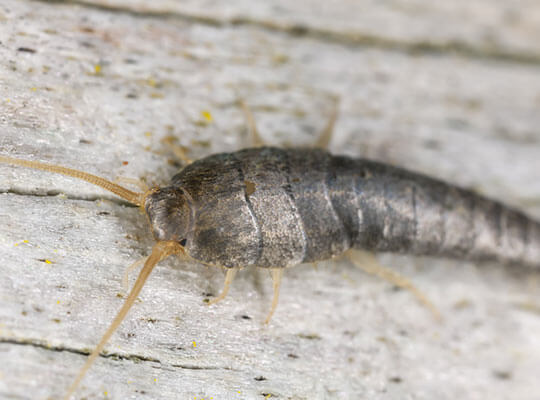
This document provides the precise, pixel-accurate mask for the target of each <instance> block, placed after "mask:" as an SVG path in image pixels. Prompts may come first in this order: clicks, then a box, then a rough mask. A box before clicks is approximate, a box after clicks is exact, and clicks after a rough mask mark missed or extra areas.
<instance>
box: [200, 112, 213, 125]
mask: <svg viewBox="0 0 540 400" xmlns="http://www.w3.org/2000/svg"><path fill="white" fill-rule="evenodd" d="M201 115H202V116H203V118H204V119H205V120H206V121H207V122H212V121H213V120H214V118H213V117H212V114H211V113H210V111H208V110H203V111H201Z"/></svg>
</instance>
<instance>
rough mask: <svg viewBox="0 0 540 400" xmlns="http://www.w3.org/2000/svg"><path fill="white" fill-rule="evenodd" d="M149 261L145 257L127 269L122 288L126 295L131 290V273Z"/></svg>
mask: <svg viewBox="0 0 540 400" xmlns="http://www.w3.org/2000/svg"><path fill="white" fill-rule="evenodd" d="M147 259H148V257H143V258H140V259H138V260H137V261H135V262H134V263H133V264H131V265H130V266H129V267H127V268H126V270H125V271H124V276H122V288H123V289H124V291H125V292H126V293H127V291H128V290H129V274H130V273H131V271H133V270H134V269H135V268H137V267H138V266H139V265H141V264H142V263H144V262H146V260H147Z"/></svg>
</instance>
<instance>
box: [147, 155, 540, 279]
mask: <svg viewBox="0 0 540 400" xmlns="http://www.w3.org/2000/svg"><path fill="white" fill-rule="evenodd" d="M145 208H146V211H147V213H148V216H149V219H150V222H151V225H152V228H153V232H154V236H155V238H156V240H158V241H177V242H179V243H182V245H183V247H184V249H185V251H186V252H187V253H188V254H189V255H190V256H191V257H192V258H194V259H196V260H198V261H201V262H203V263H205V264H211V265H218V266H223V267H228V268H236V267H247V266H257V267H267V268H278V267H288V266H293V265H297V264H300V263H305V262H313V261H318V260H324V259H328V258H331V257H333V256H337V255H339V254H341V253H342V252H344V251H345V250H347V249H349V248H357V249H364V250H370V251H387V252H401V253H410V254H417V255H431V256H446V257H455V258H463V259H465V258H467V259H472V260H476V261H488V260H495V261H498V262H501V263H505V264H510V263H515V264H523V265H527V266H531V267H537V268H540V224H539V223H538V222H535V221H533V220H531V219H529V218H527V217H526V216H525V215H524V214H522V213H520V212H518V211H514V210H512V209H510V208H508V207H505V206H503V205H502V204H500V203H497V202H495V201H492V200H489V199H486V198H484V197H481V196H478V195H475V194H473V193H472V192H469V191H466V190H463V189H460V188H456V187H454V186H450V185H448V184H446V183H443V182H441V181H437V180H435V179H432V178H428V177H426V176H423V175H419V174H414V173H411V172H408V171H405V170H403V169H399V168H396V167H392V166H388V165H384V164H380V163H377V162H373V161H368V160H362V159H353V158H349V157H344V156H332V155H330V154H329V153H327V152H325V151H323V150H319V149H280V148H274V147H262V148H253V149H246V150H241V151H238V152H235V153H223V154H216V155H213V156H210V157H206V158H204V159H201V160H199V161H196V162H194V163H192V164H190V165H189V166H187V167H185V168H184V169H183V170H182V171H181V172H180V173H178V174H177V175H176V176H175V177H174V178H173V180H172V185H171V186H169V187H166V188H162V189H158V190H157V191H155V192H154V193H152V194H151V195H149V196H148V197H147V198H146V203H145Z"/></svg>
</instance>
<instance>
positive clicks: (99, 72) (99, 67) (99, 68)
mask: <svg viewBox="0 0 540 400" xmlns="http://www.w3.org/2000/svg"><path fill="white" fill-rule="evenodd" d="M94 74H96V75H99V74H101V65H99V64H96V65H94Z"/></svg>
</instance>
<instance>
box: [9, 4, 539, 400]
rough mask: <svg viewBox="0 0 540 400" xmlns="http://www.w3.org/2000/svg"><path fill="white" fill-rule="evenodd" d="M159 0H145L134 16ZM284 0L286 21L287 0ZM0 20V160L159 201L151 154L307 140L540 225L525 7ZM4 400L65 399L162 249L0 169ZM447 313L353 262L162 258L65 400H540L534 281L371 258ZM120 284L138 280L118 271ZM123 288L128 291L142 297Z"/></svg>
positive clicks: (52, 179)
mask: <svg viewBox="0 0 540 400" xmlns="http://www.w3.org/2000/svg"><path fill="white" fill-rule="evenodd" d="M148 3H149V4H150V2H148ZM289 3H291V4H294V5H291V4H289ZM315 3H316V4H317V5H318V4H319V2H313V1H302V2H285V1H278V0H275V1H267V2H264V3H262V2H261V3H260V4H258V3H253V2H250V1H234V2H226V3H224V2H212V1H206V2H195V1H193V2H190V1H185V2H174V1H154V2H151V5H148V4H147V2H136V1H131V2H126V1H109V2H98V1H93V2H90V1H84V2H83V1H79V2H72V3H63V2H54V3H49V2H27V1H15V0H4V1H3V2H2V3H1V4H0V42H1V44H0V152H1V154H6V155H10V156H15V157H20V158H25V159H34V160H41V161H45V162H51V163H57V164H62V165H65V166H69V167H73V168H77V169H81V170H85V171H88V172H92V173H95V174H97V175H101V176H104V177H106V178H110V179H115V178H116V177H118V176H125V177H131V178H138V179H143V180H145V181H147V182H149V183H155V184H159V185H163V184H166V182H167V181H168V179H170V177H171V176H172V175H173V174H174V172H175V171H176V170H177V168H178V164H177V162H176V160H175V157H174V155H173V153H172V151H171V149H170V146H169V145H167V144H166V143H164V142H163V139H164V138H169V139H170V138H171V137H175V138H177V143H178V144H179V145H183V146H185V147H187V148H188V150H189V153H190V155H191V156H192V157H194V158H197V157H201V156H204V155H207V154H210V153H212V152H216V151H228V150H235V149H238V148H241V147H242V146H244V145H245V144H246V143H247V142H246V125H245V121H244V118H243V115H242V112H241V110H240V108H239V107H238V104H237V103H238V100H239V99H243V100H244V101H246V102H247V103H248V104H249V105H250V107H251V108H252V109H253V112H254V114H255V118H256V120H257V124H258V127H259V130H260V131H261V134H262V136H263V137H264V138H265V139H266V140H267V141H268V142H269V143H272V144H291V143H293V144H309V143H313V142H314V141H315V137H316V135H317V132H320V130H321V129H322V128H323V127H324V125H325V123H326V120H327V118H328V116H329V114H330V113H331V110H332V99H333V98H334V97H335V96H338V97H339V98H340V115H339V119H338V122H337V125H336V129H335V136H334V138H333V141H332V145H331V150H332V151H333V152H335V153H344V154H349V155H355V156H364V157H370V158H373V159H378V160H382V161H385V162H389V163H393V164H396V165H400V166H404V167H407V168H410V169H413V170H416V171H421V172H425V173H429V174H431V175H433V176H436V177H439V178H443V179H445V180H448V181H451V182H454V183H456V184H460V185H462V186H466V187H470V188H474V189H475V190H477V191H479V192H481V193H484V194H487V195H490V196H492V197H495V198H498V199H501V200H503V201H505V202H507V203H509V204H512V205H514V206H516V207H519V208H520V209H523V210H524V211H526V212H528V213H529V214H530V215H533V216H536V217H537V218H540V172H539V171H540V157H539V155H540V131H539V129H540V128H539V127H540V112H539V111H540V110H539V109H540V74H539V68H540V45H539V43H540V41H538V40H537V39H538V37H539V35H540V31H539V30H538V29H539V28H538V26H540V25H539V20H540V6H538V4H537V3H536V2H534V1H528V2H519V4H518V3H517V2H515V3H514V2H506V1H483V0H475V1H469V2H464V1H463V2H453V3H452V6H450V5H446V6H438V5H436V4H435V3H433V4H432V3H428V2H421V1H416V2H403V1H395V2H377V3H371V2H367V1H364V2H360V1H346V0H342V1H339V2H329V3H325V5H324V6H320V7H317V8H316V9H314V7H313V6H314V4H315ZM0 192H1V194H0V232H1V233H0V359H1V362H0V398H2V399H57V398H60V397H61V396H62V394H63V393H64V392H65V389H66V388H67V386H68V385H69V383H70V382H71V380H72V379H73V377H74V376H75V374H76V371H77V370H78V368H79V367H80V366H81V365H82V364H83V363H84V360H85V356H84V354H86V353H87V352H88V351H89V350H90V349H91V348H92V347H93V346H94V345H95V344H96V342H97V341H98V339H99V337H100V336H101V335H102V333H103V332H104V330H105V329H106V327H107V326H108V324H109V323H110V321H111V320H112V318H113V316H114V314H115V312H116V311H117V310H118V308H119V307H120V305H121V304H122V301H123V299H122V295H121V293H122V289H121V277H122V274H123V271H124V270H125V268H126V267H127V266H128V265H130V264H131V263H132V262H133V261H135V260H137V259H138V258H140V257H142V256H144V255H147V254H148V251H149V249H150V248H151V246H152V239H151V235H150V233H149V230H148V228H147V227H146V225H145V224H146V221H145V218H144V216H143V215H142V214H141V213H140V212H139V211H138V210H137V209H136V208H133V207H129V206H126V204H125V203H124V202H122V201H120V200H118V199H116V198H115V197H114V196H112V195H111V194H108V193H105V192H103V191H101V190H99V189H97V188H94V187H92V186H91V185H87V184H84V183H81V182H77V181H74V180H73V179H69V178H64V177H61V176H56V175H51V174H44V173H39V172H37V171H31V170H27V169H22V168H12V167H8V166H5V165H0ZM379 260H380V262H381V263H382V264H384V265H386V266H389V267H392V268H394V269H395V270H396V271H398V272H400V273H401V274H403V275H405V276H407V277H409V278H410V279H411V280H412V281H413V282H414V283H415V284H416V285H417V286H418V287H419V288H421V290H422V291H423V292H424V293H425V294H426V295H427V296H428V297H429V298H430V299H431V300H432V301H433V302H434V303H435V304H436V305H437V307H438V308H439V310H440V311H441V313H442V314H443V317H444V321H443V322H442V323H437V322H436V321H435V320H434V319H433V318H432V316H431V315H430V314H429V312H428V311H427V310H426V309H425V308H423V307H422V306H420V305H418V303H417V302H416V301H415V300H414V298H412V296H411V295H410V294H409V293H407V292H404V291H398V290H395V289H393V288H392V287H391V286H390V285H389V284H388V283H386V282H382V281H380V280H377V279H376V278H372V277H369V276H366V275H364V274H363V273H362V272H360V271H359V270H358V269H357V268H355V267H353V266H352V265H351V264H350V263H348V262H346V261H337V262H329V263H321V264H319V266H318V268H317V269H314V268H312V266H310V265H305V266H298V267H295V268H292V269H290V270H287V271H286V274H285V278H284V282H283V285H282V294H281V299H280V305H279V308H278V310H277V313H276V315H275V316H274V318H273V320H272V322H271V324H270V325H269V326H263V325H262V321H263V320H264V316H265V315H266V312H267V310H268V307H269V305H270V301H271V283H270V278H269V276H267V274H266V273H265V272H264V271H243V272H242V273H240V274H239V276H238V277H237V279H236V280H235V282H234V284H233V287H232V289H231V293H230V295H229V297H228V298H227V299H226V300H225V301H223V302H222V303H220V304H218V305H216V306H213V307H208V306H206V305H205V304H204V303H203V299H204V298H205V297H206V295H207V294H214V295H215V294H217V293H218V292H219V290H220V288H221V284H222V280H223V274H222V273H221V272H220V271H217V270H214V269H208V268H206V267H202V266H200V265H197V264H192V263H185V262H182V261H179V260H175V259H172V258H171V259H168V260H166V261H164V262H162V263H161V264H160V266H158V267H157V268H156V269H155V271H154V272H153V275H152V276H151V278H150V280H149V282H148V283H147V285H146V287H145V288H144V289H143V292H142V294H141V296H140V301H139V302H138V303H137V304H136V306H135V307H134V309H133V310H132V311H131V313H130V315H129V316H128V318H127V320H126V322H125V323H124V324H123V325H122V326H121V328H120V329H119V331H118V332H117V334H115V336H114V337H113V338H112V340H111V341H110V342H109V344H108V345H107V347H106V352H107V355H108V356H107V357H100V358H99V360H98V361H97V363H96V364H95V365H94V367H93V368H92V369H91V371H90V372H89V374H88V376H87V378H86V379H85V380H84V382H83V384H82V386H81V388H80V390H79V391H78V392H77V396H76V397H75V398H81V399H82V398H85V399H126V398H130V399H158V398H159V399H188V398H189V399H197V400H200V399H211V398H213V399H264V398H272V399H274V398H275V399H360V398H364V399H404V398H408V399H434V398H437V399H455V398H466V399H486V398H490V399H537V398H538V397H539V396H540V383H539V381H538V378H537V371H539V370H540V340H539V335H538V332H540V294H539V293H540V291H539V284H538V276H537V275H535V274H532V273H526V272H523V271H520V270H519V269H518V268H516V269H511V268H502V267H501V266H498V265H483V266H477V265H473V264H471V263H464V262H458V261H453V260H434V259H428V258H422V259H419V258H413V257H400V256H391V255H381V256H379ZM132 279H133V278H132ZM132 282H133V280H132Z"/></svg>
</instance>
